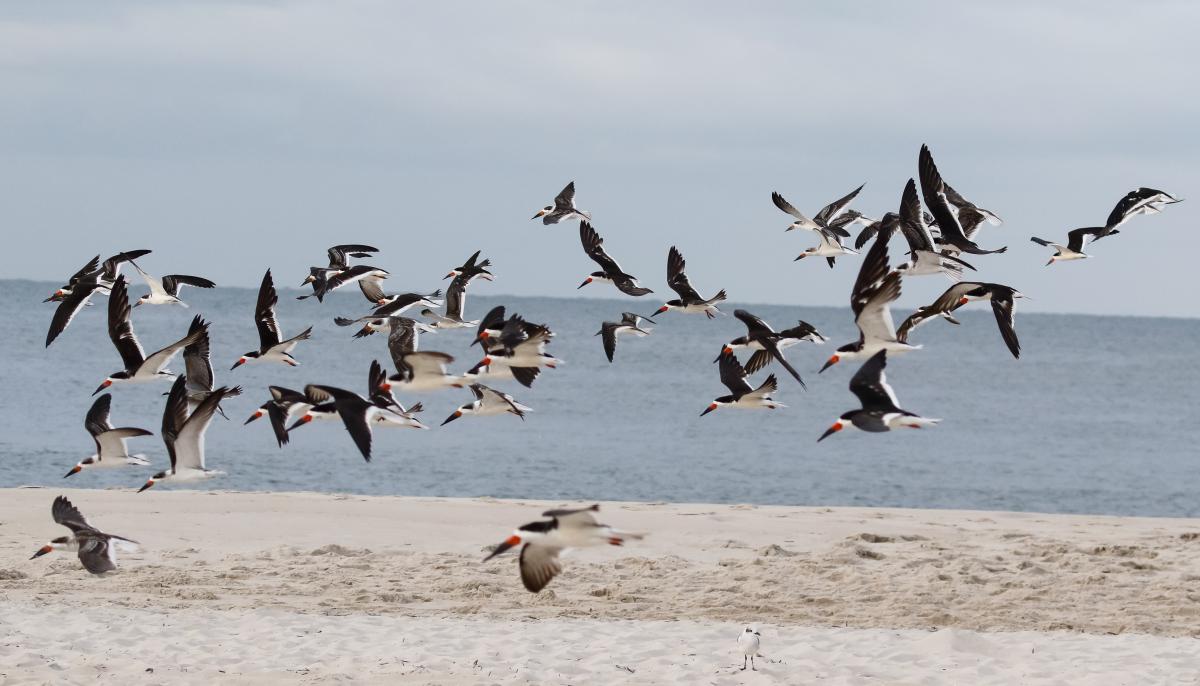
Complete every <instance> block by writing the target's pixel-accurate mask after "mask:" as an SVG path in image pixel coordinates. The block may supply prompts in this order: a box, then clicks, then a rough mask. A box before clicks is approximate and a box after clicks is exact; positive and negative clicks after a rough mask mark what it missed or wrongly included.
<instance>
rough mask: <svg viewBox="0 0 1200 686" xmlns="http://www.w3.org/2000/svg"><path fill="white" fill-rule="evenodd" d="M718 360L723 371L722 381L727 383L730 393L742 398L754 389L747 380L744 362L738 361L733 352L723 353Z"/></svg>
mask: <svg viewBox="0 0 1200 686" xmlns="http://www.w3.org/2000/svg"><path fill="white" fill-rule="evenodd" d="M718 362H720V364H719V365H717V366H718V367H719V369H720V372H721V383H723V384H725V387H726V388H728V389H729V392H730V393H732V394H733V395H735V396H737V397H739V398H740V397H741V396H743V395H746V394H747V393H750V392H752V391H753V390H754V389H753V388H751V387H750V384H749V382H747V381H746V370H745V369H743V368H742V363H741V362H738V359H737V358H736V357H734V355H733V353H724V354H722V355H721V358H720V359H719V360H718Z"/></svg>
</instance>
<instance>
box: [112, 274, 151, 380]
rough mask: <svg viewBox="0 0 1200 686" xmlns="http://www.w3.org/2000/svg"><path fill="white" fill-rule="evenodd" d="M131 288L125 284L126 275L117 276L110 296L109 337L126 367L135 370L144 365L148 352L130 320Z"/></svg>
mask: <svg viewBox="0 0 1200 686" xmlns="http://www.w3.org/2000/svg"><path fill="white" fill-rule="evenodd" d="M130 312H131V308H130V307H129V289H128V288H127V287H126V285H125V275H124V274H121V275H118V276H117V280H116V282H115V283H113V287H112V292H111V293H110V294H109V297H108V337H109V338H110V339H112V342H113V345H114V346H116V348H117V352H118V353H120V354H121V361H122V362H124V363H125V369H128V370H134V369H137V368H138V367H140V366H142V362H144V361H145V359H146V353H144V352H142V344H141V343H138V339H137V336H136V335H135V334H134V333H133V322H132V321H130V319H129V317H130Z"/></svg>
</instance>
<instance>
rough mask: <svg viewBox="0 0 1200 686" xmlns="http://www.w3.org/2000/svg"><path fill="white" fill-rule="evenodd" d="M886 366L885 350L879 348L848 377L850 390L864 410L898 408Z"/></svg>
mask: <svg viewBox="0 0 1200 686" xmlns="http://www.w3.org/2000/svg"><path fill="white" fill-rule="evenodd" d="M886 366H887V351H886V350H880V351H879V352H877V353H875V354H874V355H872V356H871V359H869V360H867V361H866V362H864V363H863V366H861V367H859V369H858V371H857V372H855V373H854V376H853V377H851V378H850V392H851V393H853V394H854V395H856V396H858V400H859V402H861V403H862V406H863V409H864V410H898V409H900V402H899V401H898V400H896V393H895V391H893V390H892V387H891V386H889V385H888V382H887V375H886V374H885V373H884V371H883V370H884V367H886Z"/></svg>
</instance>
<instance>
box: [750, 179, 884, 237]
mask: <svg viewBox="0 0 1200 686" xmlns="http://www.w3.org/2000/svg"><path fill="white" fill-rule="evenodd" d="M863 185H866V184H863ZM862 189H863V186H859V187H858V188H855V189H854V190H852V191H850V192H849V193H847V194H846V195H845V196H843V197H841V198H838V199H837V200H834V201H833V202H831V203H829V204H828V205H826V206H825V207H822V208H821V211H820V212H817V214H816V215H814V216H813V218H812V219H809V218H808V217H807V216H805V215H804V213H803V212H801V211H800V210H797V209H796V208H795V207H794V206H792V204H791V203H789V202H788V201H787V200H785V199H784V197H783V196H782V195H780V194H779V193H777V192H772V193H771V202H773V203H775V207H778V208H779V209H780V210H782V211H784V212H786V213H787V214H790V215H792V217H794V218H795V220H796V221H794V222H792V223H791V225H789V226H788V227H787V228H786V229H784V230H785V231H792V230H794V229H802V230H805V231H815V232H817V233H823V232H825V231H829V232H830V233H832V234H833V235H835V236H839V237H842V238H849V237H850V232H849V231H847V230H846V229H845V228H843V223H841V222H838V221H837V220H838V219H839V218H840V217H841V216H842V214H843V213H844V212H845V211H846V210H847V208H848V207H849V206H850V203H851V202H852V201H853V200H854V198H856V197H857V196H858V193H859V191H861V190H862ZM861 218H862V215H861V214H857V213H856V214H855V216H854V217H852V218H851V219H849V220H847V221H846V222H844V223H850V222H852V221H856V220H859V219H861Z"/></svg>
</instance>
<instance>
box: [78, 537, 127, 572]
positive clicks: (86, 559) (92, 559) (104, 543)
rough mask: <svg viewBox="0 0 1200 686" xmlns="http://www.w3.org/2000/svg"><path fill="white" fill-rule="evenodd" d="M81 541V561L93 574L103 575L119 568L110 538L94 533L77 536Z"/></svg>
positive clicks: (79, 552) (79, 553)
mask: <svg viewBox="0 0 1200 686" xmlns="http://www.w3.org/2000/svg"><path fill="white" fill-rule="evenodd" d="M76 539H78V541H79V551H78V555H79V561H80V562H81V563H82V564H83V568H84V569H86V570H88V571H89V572H91V573H92V574H103V573H105V572H111V571H112V570H114V569H116V568H117V565H116V563H115V562H114V561H113V549H112V542H111V541H109V538H108V536H105V535H103V534H100V532H98V531H94V532H87V533H84V532H80V533H79V534H76Z"/></svg>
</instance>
